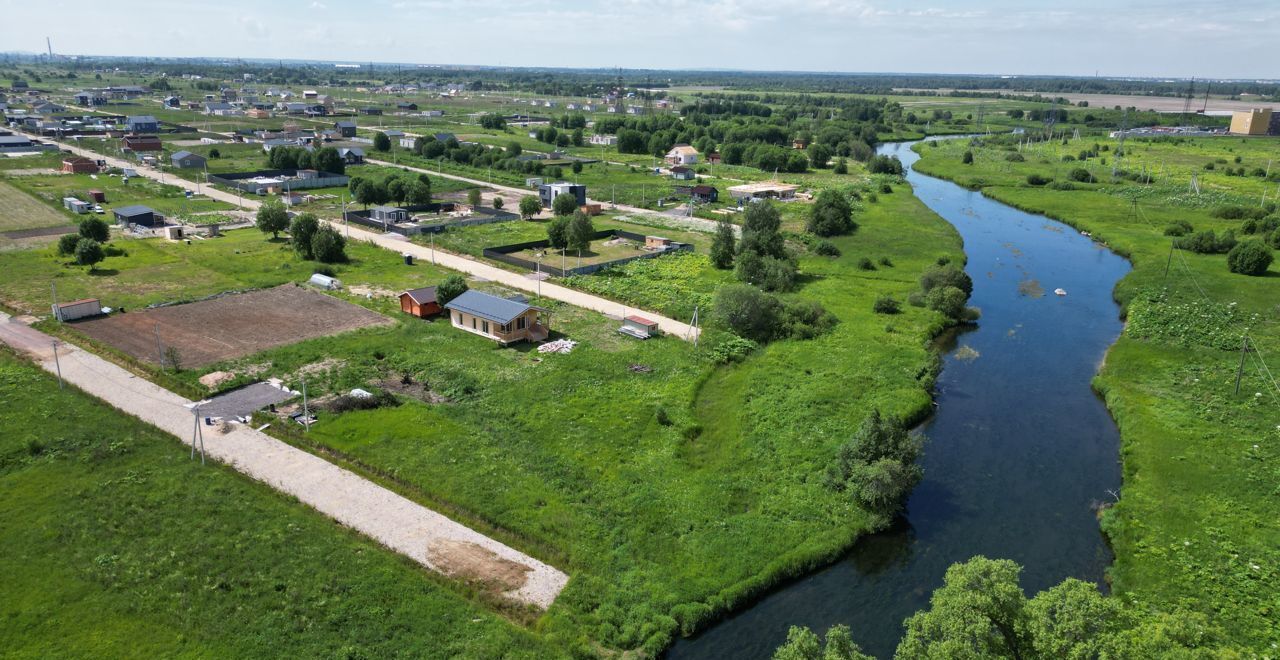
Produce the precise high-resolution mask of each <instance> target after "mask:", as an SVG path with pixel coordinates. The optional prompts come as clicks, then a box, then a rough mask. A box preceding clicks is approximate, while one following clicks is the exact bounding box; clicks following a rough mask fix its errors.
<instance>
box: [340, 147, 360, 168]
mask: <svg viewBox="0 0 1280 660" xmlns="http://www.w3.org/2000/svg"><path fill="white" fill-rule="evenodd" d="M338 155H339V156H342V160H343V162H345V163H346V164H348V165H359V164H360V163H363V162H364V149H361V148H360V147H343V148H341V149H339V150H338Z"/></svg>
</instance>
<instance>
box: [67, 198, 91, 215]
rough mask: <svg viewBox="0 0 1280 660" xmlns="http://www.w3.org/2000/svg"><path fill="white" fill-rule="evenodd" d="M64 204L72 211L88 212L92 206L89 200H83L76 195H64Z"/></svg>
mask: <svg viewBox="0 0 1280 660" xmlns="http://www.w3.org/2000/svg"><path fill="white" fill-rule="evenodd" d="M62 206H63V207H65V208H66V209H67V210H68V211H71V212H72V213H88V212H89V209H90V208H91V207H90V205H89V203H88V202H83V201H80V200H78V199H76V198H75V197H63V198H62Z"/></svg>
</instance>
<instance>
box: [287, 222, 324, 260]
mask: <svg viewBox="0 0 1280 660" xmlns="http://www.w3.org/2000/svg"><path fill="white" fill-rule="evenodd" d="M319 229H320V220H319V219H318V218H316V216H315V215H314V214H311V213H299V214H298V215H297V216H294V218H293V222H290V223H289V239H290V241H292V243H293V251H294V252H296V253H298V256H299V257H301V258H303V259H314V258H315V252H313V251H312V249H311V242H312V239H313V238H315V235H316V231H318V230H319Z"/></svg>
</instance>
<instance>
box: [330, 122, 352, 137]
mask: <svg viewBox="0 0 1280 660" xmlns="http://www.w3.org/2000/svg"><path fill="white" fill-rule="evenodd" d="M333 128H334V129H335V130H337V131H338V133H339V134H340V135H341V136H342V137H344V138H350V137H355V136H356V123H355V122H353V121H348V120H342V121H336V122H334V123H333Z"/></svg>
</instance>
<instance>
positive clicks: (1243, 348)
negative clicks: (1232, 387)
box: [1236, 335, 1249, 394]
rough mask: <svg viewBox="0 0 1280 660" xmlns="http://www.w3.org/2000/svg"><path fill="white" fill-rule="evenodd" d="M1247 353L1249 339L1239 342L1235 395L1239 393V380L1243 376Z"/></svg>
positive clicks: (1246, 337)
mask: <svg viewBox="0 0 1280 660" xmlns="http://www.w3.org/2000/svg"><path fill="white" fill-rule="evenodd" d="M1248 351H1249V337H1248V336H1247V335H1246V336H1245V338H1244V339H1243V340H1241V342H1240V366H1239V367H1237V368H1236V394H1239V393H1240V378H1241V377H1242V376H1244V356H1245V353H1247V352H1248Z"/></svg>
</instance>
